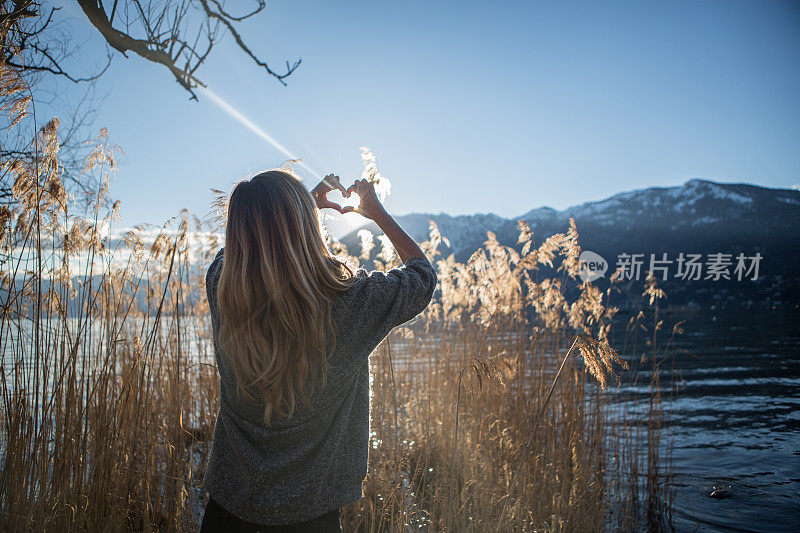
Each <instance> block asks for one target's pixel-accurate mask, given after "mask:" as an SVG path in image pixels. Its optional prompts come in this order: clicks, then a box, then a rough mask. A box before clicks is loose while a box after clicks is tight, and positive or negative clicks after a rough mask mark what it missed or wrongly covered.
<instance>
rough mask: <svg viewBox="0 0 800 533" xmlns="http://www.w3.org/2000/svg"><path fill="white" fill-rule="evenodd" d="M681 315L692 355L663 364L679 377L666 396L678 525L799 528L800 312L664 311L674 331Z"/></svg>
mask: <svg viewBox="0 0 800 533" xmlns="http://www.w3.org/2000/svg"><path fill="white" fill-rule="evenodd" d="M681 319H685V320H686V321H687V322H686V323H685V324H684V328H685V331H684V334H683V335H681V336H679V337H678V340H677V343H676V346H677V347H678V348H681V349H683V350H686V351H688V352H691V353H692V354H693V355H689V354H686V353H682V352H679V353H678V354H677V355H676V357H675V360H674V365H673V362H672V361H668V362H665V363H664V364H663V365H664V366H663V369H664V372H663V373H662V384H665V385H666V384H667V382H671V381H673V378H675V381H677V382H679V383H680V384H679V387H678V391H677V393H674V394H673V397H672V399H670V400H669V401H667V402H665V410H666V421H667V423H668V424H669V426H670V428H671V429H670V430H671V434H672V439H673V456H672V458H673V462H674V473H675V483H676V490H677V492H676V500H675V518H676V526H677V528H678V530H679V531H800V327H798V326H800V317H799V316H798V315H796V314H795V315H788V316H787V315H785V314H783V315H781V314H776V313H775V314H763V315H757V314H750V313H746V314H745V313H742V314H734V313H731V312H728V314H727V315H722V316H718V317H717V318H716V320H714V317H713V316H709V317H700V316H694V317H692V316H686V317H676V316H674V315H667V316H666V317H665V322H666V323H667V325H669V328H667V329H668V331H671V325H672V323H674V322H675V321H677V320H681ZM618 333H619V332H618ZM639 346H640V347H641V348H643V345H642V343H641V339H640V342H639ZM639 353H641V351H640V352H639ZM645 366H649V365H645ZM673 367H674V370H672V368H673ZM645 377H648V378H649V375H647V374H645ZM681 380H682V382H680V381H681ZM628 389H629V391H630V392H633V393H635V392H637V390H636V389H635V388H634V387H628ZM666 394H667V393H666V392H665V395H666ZM640 401H641V403H642V405H643V406H644V405H645V403H644V402H646V395H644V394H643V395H641V396H640ZM715 487H716V488H721V489H723V490H724V495H725V497H724V498H719V499H717V498H712V497H710V494H711V493H712V491H713V490H714V489H715Z"/></svg>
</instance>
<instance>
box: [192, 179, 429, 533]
mask: <svg viewBox="0 0 800 533" xmlns="http://www.w3.org/2000/svg"><path fill="white" fill-rule="evenodd" d="M334 188H337V189H339V190H341V191H342V192H343V193H344V195H345V196H348V197H349V196H350V195H351V193H353V192H355V193H356V194H357V195H358V196H359V197H360V204H359V206H358V207H357V208H352V207H345V208H342V207H340V206H338V205H336V204H334V203H332V202H330V201H329V200H327V198H326V195H327V193H328V192H329V191H331V190H333V189H334ZM322 208H334V209H337V210H338V211H340V212H342V213H345V212H358V213H360V214H361V215H363V216H365V217H367V218H369V219H372V220H373V221H374V222H375V223H376V224H377V225H378V226H379V227H380V228H381V230H382V231H383V232H384V233H385V234H386V236H387V237H388V238H389V239H390V240H391V242H392V244H393V245H394V247H395V250H396V251H397V253H398V254H399V256H400V258H401V259H402V261H403V262H404V263H405V266H403V267H402V268H396V269H392V270H389V271H388V272H380V271H373V272H371V273H369V274H367V273H366V272H365V271H364V270H360V269H359V270H358V271H357V272H355V273H353V272H352V271H351V270H350V269H349V268H348V267H347V266H346V265H345V264H344V263H342V262H340V261H339V260H337V259H336V258H334V257H332V256H331V254H330V252H329V251H328V249H327V247H326V246H325V242H324V241H323V239H322V236H321V234H320V228H319V222H318V216H317V209H322ZM223 252H224V254H223ZM435 287H436V271H435V270H434V268H433V266H432V265H431V264H430V262H429V261H428V260H427V259H426V258H425V255H424V254H423V253H422V250H420V248H419V246H417V244H416V243H415V242H414V241H413V240H412V239H411V238H410V237H409V236H408V234H406V233H405V232H404V231H403V230H402V228H400V226H399V225H398V224H397V222H395V220H394V219H393V218H392V217H391V216H390V215H389V214H388V213H387V212H386V210H385V209H384V208H383V206H382V205H381V203H380V201H379V200H378V198H377V196H376V195H375V190H374V188H373V185H372V184H371V183H368V182H367V181H366V180H358V181H356V182H355V183H354V184H353V185H352V186H351V187H350V188H348V189H346V190H345V189H344V188H343V187H342V186H341V185H340V184H339V179H338V178H337V177H336V176H333V175H329V176H326V178H325V179H324V180H323V181H322V182H321V183H320V184H319V185H317V186H316V187H315V188H314V190H313V191H312V192H311V193H309V192H308V190H306V188H305V187H304V186H303V185H302V183H301V182H300V180H299V179H298V178H297V177H296V176H295V175H293V174H292V173H290V172H289V171H285V170H272V171H269V172H263V173H261V174H259V175H257V176H255V177H254V178H252V179H251V180H249V181H244V182H241V183H239V184H238V185H237V186H236V188H235V189H234V190H233V193H232V194H231V198H230V203H229V207H228V221H227V229H226V241H225V248H224V249H223V250H220V251H219V252H218V253H217V256H216V258H215V259H214V261H213V262H212V264H211V266H210V267H209V269H208V274H207V275H206V290H207V292H208V302H209V306H210V308H211V318H212V324H213V338H214V352H215V357H216V361H217V367H218V370H219V375H220V410H219V415H218V417H217V423H216V427H215V430H214V437H213V441H212V445H211V453H210V456H209V460H208V465H207V467H206V472H205V479H204V484H205V487H206V490H207V491H208V492H209V495H210V500H209V503H208V505H207V507H206V511H205V515H204V517H203V524H202V528H201V530H202V531H340V527H339V508H340V507H342V506H344V505H346V504H348V503H350V502H354V501H357V500H358V499H359V498H361V497H362V495H363V494H362V489H361V483H362V481H363V480H364V477H365V476H366V473H367V450H368V441H369V364H368V357H369V354H370V353H371V352H372V351H373V350H374V349H375V347H376V346H377V345H378V344H380V342H381V341H382V340H383V339H384V337H386V335H387V334H388V333H389V331H391V329H392V328H394V327H395V326H398V325H400V324H402V323H404V322H406V321H408V320H411V319H412V318H414V317H415V316H416V315H417V314H419V313H420V312H421V311H422V310H423V309H425V307H426V306H427V305H428V303H429V302H430V300H431V297H432V295H433V291H434V289H435Z"/></svg>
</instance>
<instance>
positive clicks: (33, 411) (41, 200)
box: [0, 67, 671, 531]
mask: <svg viewBox="0 0 800 533" xmlns="http://www.w3.org/2000/svg"><path fill="white" fill-rule="evenodd" d="M12 82H13V83H12ZM18 82H19V80H18V79H16V78H14V76H13V72H12V71H10V70H9V69H7V68H5V67H4V70H3V84H2V91H3V93H2V98H3V102H4V106H5V109H6V110H16V111H15V112H18V113H22V114H24V113H26V112H27V111H26V106H27V105H28V104H29V103H30V99H29V98H28V97H27V96H26V94H27V93H26V88H25V87H24V85H22V86H21V85H20V84H19V83H18ZM17 123H18V121H16V122H15V121H10V122H9V124H10V126H9V127H10V128H13V127H14V126H15V125H16V124H17ZM31 143H32V145H33V146H34V147H35V154H36V156H35V157H33V158H30V159H26V160H22V159H15V158H14V157H13V156H9V157H5V158H4V159H3V160H2V172H3V179H4V180H7V181H8V182H13V194H12V196H11V197H9V198H5V199H4V200H3V202H2V204H1V205H0V231H2V233H0V277H1V278H0V283H1V285H0V353H2V364H1V365H0V389H1V392H2V398H1V399H0V429H2V437H1V440H0V461H1V463H0V528H2V529H4V530H11V531H21V530H25V531H28V530H147V531H150V530H153V529H158V530H170V531H172V530H187V531H190V530H196V529H197V526H198V524H199V518H200V516H201V514H202V508H203V506H204V503H205V495H204V493H203V491H202V487H201V485H200V480H201V478H202V472H203V469H204V464H205V460H206V455H207V451H208V445H209V439H210V436H211V428H213V426H214V417H215V413H216V411H217V409H218V382H217V375H216V369H215V367H214V364H213V348H212V344H211V338H210V332H211V325H210V319H209V313H208V304H207V301H206V299H205V288H204V279H203V276H204V270H203V268H204V267H205V266H206V265H208V264H209V262H210V260H211V258H212V257H213V254H214V253H215V252H216V250H217V249H218V247H219V246H221V244H220V243H219V242H218V240H217V236H216V234H215V233H212V232H208V231H206V225H204V224H202V223H201V222H200V221H197V220H193V219H192V218H191V217H190V216H189V214H188V213H185V212H184V213H182V214H181V215H180V216H179V217H178V218H177V219H175V220H172V221H169V222H168V223H167V224H165V225H164V226H163V227H161V228H146V227H138V228H135V229H134V230H131V231H129V232H127V233H125V235H124V236H123V238H122V239H115V238H114V237H113V235H114V218H115V215H116V212H117V210H118V207H119V206H118V204H115V203H113V202H112V201H111V199H110V196H109V182H110V180H111V178H112V177H113V175H114V173H115V171H116V168H117V164H116V158H115V154H116V149H115V148H114V147H113V146H111V145H110V143H109V141H108V137H107V135H106V134H105V132H101V135H100V136H99V137H98V138H97V140H96V143H95V149H94V151H93V153H92V154H91V156H90V157H89V158H88V159H87V161H86V165H85V168H84V176H83V179H85V180H87V182H93V183H97V184H98V186H97V189H96V191H95V193H94V194H92V195H90V196H88V197H83V198H78V197H71V196H70V194H69V191H68V190H67V188H66V187H65V185H64V183H63V180H62V175H61V170H60V163H59V156H58V121H57V120H52V121H50V122H48V123H47V124H45V125H44V126H43V127H42V128H41V129H39V130H38V132H37V135H36V137H35V138H34V139H32V140H31ZM519 229H520V240H519V243H518V244H519V247H518V248H519V251H517V249H514V248H510V247H505V246H501V245H500V244H499V243H498V242H497V239H496V238H495V236H494V235H492V234H491V233H490V234H488V235H487V242H486V245H485V247H484V248H483V249H481V250H480V251H478V252H477V253H475V254H474V255H473V256H472V257H471V258H470V259H469V261H467V262H465V263H459V262H456V261H455V260H454V258H453V257H452V256H450V257H447V258H445V257H442V256H441V255H440V254H439V248H440V245H441V243H442V242H443V239H444V238H443V237H442V236H441V235H439V233H438V230H437V228H436V227H435V226H432V227H431V234H430V238H429V240H428V241H426V242H425V243H424V250H425V251H426V253H427V255H428V256H429V257H430V258H431V259H432V260H433V261H434V262H435V263H436V264H437V268H438V270H439V275H440V287H439V289H438V291H437V295H436V297H435V300H434V303H433V304H432V305H431V306H430V307H429V308H428V309H427V310H426V311H425V312H424V314H423V315H422V316H421V317H420V318H419V319H417V320H416V321H415V322H413V323H412V324H409V325H407V326H404V327H401V328H398V329H397V330H395V331H394V332H392V333H391V334H390V335H389V337H388V338H387V339H386V340H385V341H384V342H383V343H382V344H381V345H380V346H379V347H378V348H377V349H376V351H375V352H374V353H373V355H372V357H371V365H372V419H371V449H370V457H369V459H370V465H369V470H368V476H367V480H366V482H365V485H364V490H365V498H363V499H362V500H360V501H359V502H357V503H354V504H352V505H350V506H347V507H346V508H345V509H344V511H343V514H342V522H343V524H344V527H345V529H346V530H350V531H353V530H359V531H384V530H390V531H400V530H402V531H409V530H422V531H439V530H449V531H470V530H474V531H491V530H495V531H534V530H537V531H540V530H570V531H591V530H598V529H603V528H609V529H629V530H632V529H643V528H649V529H651V530H655V529H661V528H664V527H669V524H670V516H669V508H670V494H671V493H670V483H669V478H668V473H669V472H668V465H666V467H665V463H664V462H663V460H662V457H661V455H663V454H662V453H661V448H662V447H663V446H665V445H666V443H665V442H664V440H663V437H662V432H663V422H662V418H661V404H660V399H659V397H658V396H657V395H652V396H651V398H652V401H651V403H650V406H649V412H648V414H647V418H646V419H647V420H648V421H649V424H648V426H647V428H646V430H645V431H646V438H641V435H637V433H641V431H642V428H640V427H634V426H633V425H631V424H628V423H626V422H624V421H625V412H624V410H625V409H626V408H625V404H624V402H617V403H614V404H613V405H611V404H609V402H608V397H609V395H608V394H607V393H606V392H604V389H603V387H604V386H606V387H608V386H613V383H614V380H615V378H616V373H617V372H618V371H619V370H620V369H621V368H622V367H624V362H623V360H622V359H620V358H618V356H617V355H616V353H615V352H614V351H613V350H611V349H610V347H609V345H608V337H609V333H610V332H611V323H612V322H611V321H612V319H613V317H614V314H615V312H616V310H615V309H614V308H611V307H608V306H607V305H606V302H607V298H608V293H601V292H600V291H599V290H598V289H597V288H596V287H594V286H592V285H590V284H581V283H579V282H578V281H576V279H575V278H576V274H577V266H578V262H577V259H578V255H579V254H580V246H579V243H578V233H577V229H576V228H575V226H574V224H573V226H572V227H571V228H570V230H569V231H568V232H567V233H565V234H559V235H554V236H551V237H549V238H547V240H545V241H544V242H543V243H542V244H541V245H539V246H535V245H534V241H533V235H532V232H531V230H530V228H529V227H527V226H526V225H525V224H524V223H520V226H519ZM364 240H365V246H366V247H371V246H372V243H371V240H370V238H369V237H368V236H366V235H365V236H364ZM329 244H330V246H331V248H332V249H333V250H336V251H337V252H339V253H341V254H342V255H344V256H346V257H347V259H348V261H351V262H353V263H357V262H358V258H357V257H355V256H353V255H350V254H349V253H348V251H347V250H346V249H344V248H343V246H342V245H341V244H340V243H336V242H334V241H331V242H330V243H329ZM380 244H381V246H380V251H379V253H378V254H377V255H376V254H374V253H371V252H370V250H369V249H367V250H366V252H363V251H362V252H363V253H362V255H363V256H364V257H366V258H371V259H372V260H374V264H375V266H376V267H377V268H389V267H391V266H395V265H397V264H398V259H397V257H396V256H395V255H394V253H393V251H392V250H391V247H390V246H389V245H388V243H387V242H386V241H385V239H383V240H381V243H380ZM649 290H653V291H654V290H657V289H655V287H654V286H653V288H651V289H649ZM651 303H652V302H651ZM656 329H657V328H656ZM653 334H655V333H653ZM654 341H655V339H654ZM654 349H655V348H654ZM654 361H655V358H654ZM653 364H655V362H654V363H653ZM654 368H655V367H654ZM652 375H653V376H654V378H653V379H656V376H657V372H653V374H652ZM656 385H657V383H656ZM665 468H666V470H665ZM642 480H644V482H643V481H642Z"/></svg>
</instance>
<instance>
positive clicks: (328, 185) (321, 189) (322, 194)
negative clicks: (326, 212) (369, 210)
mask: <svg viewBox="0 0 800 533" xmlns="http://www.w3.org/2000/svg"><path fill="white" fill-rule="evenodd" d="M334 189H337V190H339V191H341V193H342V194H343V195H345V196H350V194H349V193H348V192H347V191H346V190H345V188H344V187H342V184H341V183H340V182H339V176H337V175H336V174H328V175H327V176H325V177H324V178H322V181H320V182H319V183H318V184H317V186H316V187H314V188H313V189H312V190H311V196H313V197H314V201H315V202H316V203H317V208H318V209H325V208H326V207H327V208H329V209H335V210H337V211H339V212H340V213H345V210H344V209H343V208H342V206H340V205H339V204H337V203H334V202H331V201H330V200H328V193H329V192H331V191H332V190H334Z"/></svg>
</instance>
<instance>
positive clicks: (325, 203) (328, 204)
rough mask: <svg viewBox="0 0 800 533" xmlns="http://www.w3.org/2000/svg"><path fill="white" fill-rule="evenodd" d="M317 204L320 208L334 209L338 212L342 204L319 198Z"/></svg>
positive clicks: (340, 210)
mask: <svg viewBox="0 0 800 533" xmlns="http://www.w3.org/2000/svg"><path fill="white" fill-rule="evenodd" d="M317 204H318V207H319V208H320V209H325V208H328V209H336V210H337V211H339V212H340V213H341V212H342V206H340V205H339V204H336V203H334V202H331V201H330V200H320V201H319V202H317Z"/></svg>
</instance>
